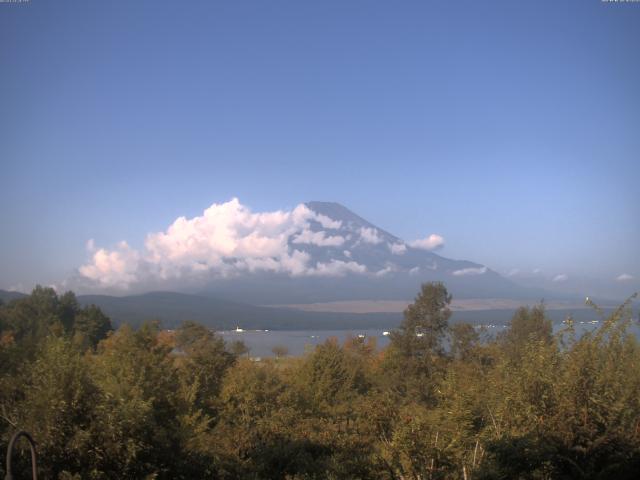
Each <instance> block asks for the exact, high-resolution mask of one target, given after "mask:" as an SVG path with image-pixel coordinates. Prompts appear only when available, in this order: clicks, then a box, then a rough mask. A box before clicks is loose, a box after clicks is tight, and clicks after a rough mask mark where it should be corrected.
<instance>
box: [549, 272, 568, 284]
mask: <svg viewBox="0 0 640 480" xmlns="http://www.w3.org/2000/svg"><path fill="white" fill-rule="evenodd" d="M567 280H569V275H567V274H566V273H560V274H558V275H556V276H555V277H553V278H552V279H551V281H552V282H555V283H560V282H566V281H567Z"/></svg>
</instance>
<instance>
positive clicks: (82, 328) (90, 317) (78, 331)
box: [73, 305, 113, 348]
mask: <svg viewBox="0 0 640 480" xmlns="http://www.w3.org/2000/svg"><path fill="white" fill-rule="evenodd" d="M112 330H113V328H112V327H111V320H110V319H109V317H107V316H106V315H105V314H104V313H102V310H100V309H99V308H98V307H96V306H95V305H89V306H88V307H85V308H83V309H82V310H80V311H78V312H77V313H76V316H75V319H74V322H73V334H74V340H75V341H76V342H77V343H79V344H80V345H83V346H84V347H90V348H95V347H96V345H98V342H99V341H100V340H103V339H105V338H107V335H108V334H109V332H111V331H112Z"/></svg>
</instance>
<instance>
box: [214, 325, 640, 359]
mask: <svg viewBox="0 0 640 480" xmlns="http://www.w3.org/2000/svg"><path fill="white" fill-rule="evenodd" d="M592 322H596V323H592ZM599 325H600V322H599V321H595V320H593V321H583V322H579V321H578V322H576V324H575V329H576V333H577V334H582V333H584V332H586V331H590V330H593V329H595V328H597V327H598V326H599ZM484 327H485V329H486V330H485V331H486V333H487V334H488V335H495V334H496V333H498V332H500V331H501V330H503V329H504V328H505V326H504V325H494V324H489V325H484ZM563 327H565V325H563V324H562V323H560V322H558V323H554V331H556V332H557V331H558V330H560V329H562V328H563ZM632 330H633V331H634V333H635V334H636V335H639V334H640V329H638V327H637V325H634V326H633V327H632ZM383 332H384V330H382V329H364V330H353V329H350V330H349V329H345V330H249V331H244V332H236V331H234V330H231V331H220V332H217V333H218V334H219V335H221V336H222V338H224V340H225V341H226V342H232V341H234V340H242V341H243V342H244V343H245V345H246V346H247V347H249V355H250V356H251V357H272V356H273V352H272V349H273V348H274V347H277V346H284V347H286V348H287V349H288V350H289V355H302V354H304V353H305V352H306V351H309V350H311V349H313V348H314V347H315V346H316V345H320V344H321V343H324V342H325V341H326V340H327V339H329V338H332V337H335V338H337V339H338V341H339V342H340V343H343V342H344V341H345V339H347V338H348V337H349V336H351V337H355V336H358V335H364V336H365V338H375V339H376V342H377V345H378V348H383V347H386V346H387V345H388V344H389V337H388V336H386V335H384V334H383Z"/></svg>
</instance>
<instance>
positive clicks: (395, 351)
mask: <svg viewBox="0 0 640 480" xmlns="http://www.w3.org/2000/svg"><path fill="white" fill-rule="evenodd" d="M450 303H451V295H450V294H449V292H447V289H446V287H445V286H444V284H443V283H441V282H432V283H425V284H423V285H422V287H421V290H420V293H419V294H418V296H417V297H416V299H415V301H414V302H413V303H412V304H411V305H409V306H408V307H407V309H406V310H405V311H404V319H403V321H402V323H401V324H400V328H399V329H398V330H394V331H393V332H391V335H390V339H391V344H390V346H389V348H388V350H387V352H386V354H385V360H384V363H385V369H386V370H387V378H388V380H389V383H390V387H391V388H392V389H394V390H395V391H397V392H398V393H399V394H401V395H403V396H408V394H409V393H410V394H411V396H413V395H417V396H419V397H421V398H422V400H424V401H427V402H430V401H433V399H434V396H433V392H434V388H435V382H436V380H437V379H436V376H437V374H439V373H441V372H442V368H443V364H442V362H443V361H444V348H443V345H442V340H443V339H444V337H445V335H446V333H447V330H448V325H449V324H448V321H449V317H450V316H451V310H449V305H450Z"/></svg>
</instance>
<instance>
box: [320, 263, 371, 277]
mask: <svg viewBox="0 0 640 480" xmlns="http://www.w3.org/2000/svg"><path fill="white" fill-rule="evenodd" d="M366 271H367V267H365V266H364V265H360V264H359V263H356V262H343V261H342V260H331V261H330V262H328V263H318V264H317V265H316V267H315V268H314V269H311V270H309V272H308V275H313V276H326V277H343V276H344V275H346V274H348V273H366Z"/></svg>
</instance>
